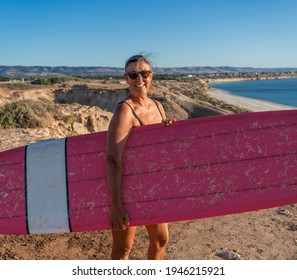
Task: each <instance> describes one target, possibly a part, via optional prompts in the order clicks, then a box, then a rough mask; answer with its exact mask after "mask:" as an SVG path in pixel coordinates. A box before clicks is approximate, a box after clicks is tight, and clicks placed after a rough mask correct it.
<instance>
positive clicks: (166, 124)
mask: <svg viewBox="0 0 297 280" xmlns="http://www.w3.org/2000/svg"><path fill="white" fill-rule="evenodd" d="M174 123H175V119H172V120H170V119H165V120H163V121H162V124H163V125H164V126H168V125H172V124H174Z"/></svg>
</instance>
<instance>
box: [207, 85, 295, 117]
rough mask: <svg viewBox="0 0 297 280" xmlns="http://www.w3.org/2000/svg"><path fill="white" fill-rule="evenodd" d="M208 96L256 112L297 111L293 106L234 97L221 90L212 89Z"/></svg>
mask: <svg viewBox="0 0 297 280" xmlns="http://www.w3.org/2000/svg"><path fill="white" fill-rule="evenodd" d="M207 94H208V95H209V96H211V97H213V98H216V99H220V100H222V101H225V102H227V103H229V104H232V105H236V106H239V107H242V108H246V109H248V110H251V111H254V112H262V111H278V110H293V109H297V108H296V107H293V106H287V105H282V104H278V103H272V102H269V101H264V100H259V99H253V98H248V97H242V96H237V95H233V94H231V93H229V92H227V91H224V90H221V89H214V88H211V89H210V90H209V91H208V92H207Z"/></svg>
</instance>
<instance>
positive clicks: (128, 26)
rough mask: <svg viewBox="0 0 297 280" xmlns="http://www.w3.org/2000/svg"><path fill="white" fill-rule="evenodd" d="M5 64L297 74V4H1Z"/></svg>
mask: <svg viewBox="0 0 297 280" xmlns="http://www.w3.org/2000/svg"><path fill="white" fill-rule="evenodd" d="M0 26H1V33H0V65H24V66H33V65H42V66H112V67H123V65H124V62H125V60H126V59H127V58H128V57H129V56H131V55H133V54H137V53H143V52H144V53H150V54H151V57H150V58H151V60H153V61H154V65H155V66H157V67H183V66H238V67H240V66H245V67H246V66H251V67H297V35H296V34H297V1H296V0H142V1H139V0H138V1H137V0H0Z"/></svg>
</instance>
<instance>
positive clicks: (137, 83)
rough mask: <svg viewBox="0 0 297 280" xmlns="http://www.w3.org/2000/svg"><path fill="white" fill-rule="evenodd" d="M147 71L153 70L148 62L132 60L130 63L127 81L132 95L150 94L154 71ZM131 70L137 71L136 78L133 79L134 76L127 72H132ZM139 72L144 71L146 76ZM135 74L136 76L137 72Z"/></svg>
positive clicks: (126, 76) (127, 71)
mask: <svg viewBox="0 0 297 280" xmlns="http://www.w3.org/2000/svg"><path fill="white" fill-rule="evenodd" d="M142 71H144V72H142ZM147 71H151V67H150V66H149V64H147V63H146V62H144V61H142V60H141V61H139V62H132V63H130V64H129V65H128V67H127V70H126V75H125V78H126V81H127V83H128V84H129V87H130V93H131V94H132V95H136V96H139V95H146V94H148V92H149V90H150V87H151V81H152V78H153V73H152V72H150V73H149V72H147ZM131 72H136V73H137V78H136V79H135V80H134V79H133V78H134V77H132V78H131V77H129V75H127V73H131ZM139 72H142V73H144V74H143V76H145V77H142V75H141V74H139ZM132 76H133V75H132ZM134 76H135V77H136V75H135V73H134Z"/></svg>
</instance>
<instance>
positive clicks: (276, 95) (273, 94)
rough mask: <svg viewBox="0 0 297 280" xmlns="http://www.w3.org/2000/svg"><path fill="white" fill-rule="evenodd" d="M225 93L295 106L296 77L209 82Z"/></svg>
mask: <svg viewBox="0 0 297 280" xmlns="http://www.w3.org/2000/svg"><path fill="white" fill-rule="evenodd" d="M210 86H211V87H212V88H215V89H220V90H223V91H226V92H227V93H230V94H233V95H238V96H243V97H249V98H253V99H259V100H264V101H269V102H273V103H278V104H283V105H288V106H293V107H297V78H294V79H279V80H257V81H241V82H226V83H225V82H224V83H211V84H210Z"/></svg>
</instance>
